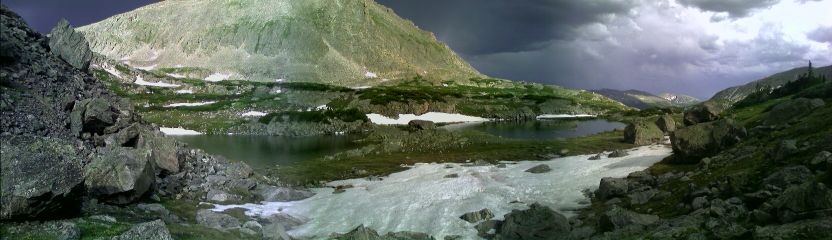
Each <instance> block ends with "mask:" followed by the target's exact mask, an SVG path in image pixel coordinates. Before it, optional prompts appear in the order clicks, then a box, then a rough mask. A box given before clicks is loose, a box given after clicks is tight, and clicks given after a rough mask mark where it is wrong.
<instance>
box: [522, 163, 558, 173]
mask: <svg viewBox="0 0 832 240" xmlns="http://www.w3.org/2000/svg"><path fill="white" fill-rule="evenodd" d="M550 171H552V168H550V167H549V165H546V164H540V165H537V166H534V167H532V168H529V169H526V172H528V173H546V172H550Z"/></svg>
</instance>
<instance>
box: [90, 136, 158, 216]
mask: <svg viewBox="0 0 832 240" xmlns="http://www.w3.org/2000/svg"><path fill="white" fill-rule="evenodd" d="M84 177H85V178H86V180H85V182H84V183H85V185H86V187H87V191H88V192H89V193H90V194H91V195H93V196H98V197H100V198H102V199H103V200H104V201H106V202H111V203H115V204H126V203H130V202H133V201H135V200H137V199H139V197H141V196H142V195H143V194H144V193H145V192H147V191H148V190H150V189H151V187H152V186H153V184H154V182H155V178H156V175H155V174H154V171H153V165H152V164H151V163H150V161H149V160H148V159H147V153H146V152H145V151H141V150H137V149H131V148H123V147H107V148H104V149H101V151H100V152H99V153H97V154H96V155H95V157H94V159H93V160H92V162H90V163H89V164H88V165H87V166H86V169H85V170H84Z"/></svg>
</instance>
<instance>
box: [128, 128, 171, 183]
mask: <svg viewBox="0 0 832 240" xmlns="http://www.w3.org/2000/svg"><path fill="white" fill-rule="evenodd" d="M137 146H138V148H141V149H146V150H148V151H149V152H150V156H149V159H150V162H151V163H153V165H154V166H156V168H157V170H158V171H164V172H166V173H168V174H173V173H177V172H179V157H178V156H177V154H176V153H177V150H178V147H177V144H176V140H174V139H173V138H169V137H165V136H164V135H162V133H160V132H158V131H151V130H145V131H142V133H141V138H140V139H139V141H138V144H137Z"/></svg>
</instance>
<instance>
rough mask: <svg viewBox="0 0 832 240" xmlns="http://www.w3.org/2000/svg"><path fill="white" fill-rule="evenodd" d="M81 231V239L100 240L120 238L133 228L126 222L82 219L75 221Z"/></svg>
mask: <svg viewBox="0 0 832 240" xmlns="http://www.w3.org/2000/svg"><path fill="white" fill-rule="evenodd" d="M75 224H76V225H77V226H78V228H80V229H81V239H90V240H91V239H100V238H107V237H113V236H118V235H119V234H121V233H123V232H125V231H127V230H128V229H130V227H132V226H131V225H130V224H128V223H124V222H115V223H111V222H104V221H100V220H95V219H81V220H77V221H75Z"/></svg>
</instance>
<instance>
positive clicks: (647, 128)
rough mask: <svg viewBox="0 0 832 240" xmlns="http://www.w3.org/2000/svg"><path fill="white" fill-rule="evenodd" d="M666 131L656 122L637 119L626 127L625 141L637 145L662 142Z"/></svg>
mask: <svg viewBox="0 0 832 240" xmlns="http://www.w3.org/2000/svg"><path fill="white" fill-rule="evenodd" d="M663 138H664V132H663V131H662V130H661V129H660V128H659V126H656V124H655V123H652V122H647V121H635V122H633V123H630V124H628V125H627V127H626V128H625V129H624V141H626V142H627V143H632V144H635V145H649V144H654V143H660V142H661V141H662V139H663Z"/></svg>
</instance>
